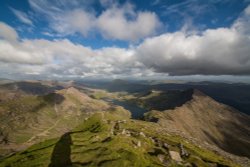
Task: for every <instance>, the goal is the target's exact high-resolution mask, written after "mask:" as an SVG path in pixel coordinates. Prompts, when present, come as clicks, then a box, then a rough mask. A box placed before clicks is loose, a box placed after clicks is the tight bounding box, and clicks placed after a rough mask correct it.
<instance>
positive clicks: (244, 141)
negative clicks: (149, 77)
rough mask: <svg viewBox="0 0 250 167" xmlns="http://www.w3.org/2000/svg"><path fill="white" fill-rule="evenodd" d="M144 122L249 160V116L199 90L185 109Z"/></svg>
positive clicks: (153, 113) (155, 114) (149, 117)
mask: <svg viewBox="0 0 250 167" xmlns="http://www.w3.org/2000/svg"><path fill="white" fill-rule="evenodd" d="M166 103H167V102H166ZM145 119H146V120H149V121H156V122H158V123H159V124H161V125H162V126H164V127H165V128H166V129H167V130H168V131H173V132H177V133H179V132H183V133H184V134H185V135H186V136H189V137H193V138H197V139H199V140H200V141H201V142H204V141H206V142H208V143H210V144H215V145H217V146H218V147H220V148H222V149H223V150H226V151H228V152H230V153H233V154H236V155H240V156H247V157H250V152H249V150H250V118H249V116H248V115H245V114H243V113H240V112H238V111H237V110H235V109H233V108H231V107H229V106H226V105H223V104H220V103H218V102H216V101H215V100H213V99H212V98H210V97H208V96H206V95H205V94H203V93H202V92H200V91H198V90H195V91H194V93H193V95H192V99H191V100H190V101H188V102H186V103H185V104H183V105H182V106H180V107H176V108H175V109H172V110H166V111H164V112H159V111H155V110H154V111H151V112H149V113H147V114H145Z"/></svg>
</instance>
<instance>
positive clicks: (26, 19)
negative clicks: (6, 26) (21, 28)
mask: <svg viewBox="0 0 250 167" xmlns="http://www.w3.org/2000/svg"><path fill="white" fill-rule="evenodd" d="M10 9H11V11H12V12H13V13H14V14H15V15H16V17H17V18H18V19H19V20H20V21H21V22H23V23H25V24H28V25H33V23H32V21H31V19H30V18H29V17H28V15H27V14H26V13H24V12H22V11H19V10H17V9H14V8H10Z"/></svg>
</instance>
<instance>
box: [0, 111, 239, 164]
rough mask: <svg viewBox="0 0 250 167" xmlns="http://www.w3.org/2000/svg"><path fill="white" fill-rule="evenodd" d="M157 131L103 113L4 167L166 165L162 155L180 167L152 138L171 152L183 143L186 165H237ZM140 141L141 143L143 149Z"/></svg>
mask: <svg viewBox="0 0 250 167" xmlns="http://www.w3.org/2000/svg"><path fill="white" fill-rule="evenodd" d="M121 120H126V121H125V122H123V123H120V124H119V129H114V130H115V131H117V132H116V134H117V135H112V134H111V129H112V128H113V127H114V125H115V124H116V123H117V121H121ZM123 129H126V130H129V131H130V133H131V135H130V136H127V135H124V134H121V131H122V130H123ZM157 129H160V127H159V125H157V124H155V123H151V122H145V121H137V120H131V119H129V114H128V113H126V112H125V111H123V110H119V109H118V110H113V111H110V112H99V113H95V114H94V115H92V116H91V117H90V118H89V119H88V120H86V121H83V123H81V124H80V125H79V126H77V127H76V128H74V129H73V130H72V131H71V132H69V133H66V134H64V135H63V136H61V137H60V138H57V139H52V140H47V141H44V142H42V143H39V144H36V145H34V146H32V147H30V148H29V149H27V150H26V151H23V152H20V153H17V154H15V155H13V156H10V157H7V158H6V159H4V160H3V162H0V166H14V167H15V166H27V167H29V166H48V165H50V167H53V166H66V165H68V166H93V167H94V166H104V167H105V166H107V167H108V166H119V167H123V166H124V167H127V166H135V167H145V166H163V164H162V162H161V161H160V160H159V158H158V157H157V155H159V154H163V155H164V156H165V159H166V160H167V161H168V164H169V166H180V165H178V164H177V162H175V161H174V160H171V158H170V156H169V154H168V149H166V148H163V147H162V146H158V145H156V144H155V143H154V142H152V141H151V139H149V137H154V138H157V139H158V140H160V141H162V142H165V143H167V144H168V145H169V146H170V147H169V149H170V150H175V151H179V148H178V143H182V144H183V145H184V147H185V148H186V150H187V151H188V152H189V153H190V154H191V156H190V157H189V158H186V159H184V162H183V164H184V163H191V164H195V165H197V166H207V165H208V164H209V163H215V164H219V165H227V166H236V165H234V164H233V163H232V162H230V161H228V160H226V159H224V158H222V157H220V156H218V155H216V154H215V153H213V152H210V151H208V150H205V149H202V148H199V147H197V146H195V145H193V144H191V143H187V142H186V141H185V140H184V139H183V138H181V137H179V136H173V135H168V134H166V133H164V132H161V133H160V132H159V131H158V130H157ZM139 132H143V133H144V134H145V135H146V137H144V136H142V135H139ZM138 142H141V146H140V147H138V146H137V143H138ZM208 162H209V163H208Z"/></svg>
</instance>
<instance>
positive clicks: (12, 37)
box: [0, 22, 18, 42]
mask: <svg viewBox="0 0 250 167" xmlns="http://www.w3.org/2000/svg"><path fill="white" fill-rule="evenodd" d="M1 38H2V39H4V40H6V41H12V42H14V41H16V40H17V38H18V35H17V33H16V31H15V29H14V28H12V27H10V26H9V25H7V24H5V23H3V22H0V39H1Z"/></svg>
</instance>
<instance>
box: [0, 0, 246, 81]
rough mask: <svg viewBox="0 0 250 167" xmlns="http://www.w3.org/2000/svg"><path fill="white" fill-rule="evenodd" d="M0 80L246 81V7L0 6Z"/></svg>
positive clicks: (166, 0) (179, 3)
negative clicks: (125, 79) (127, 79)
mask: <svg viewBox="0 0 250 167" xmlns="http://www.w3.org/2000/svg"><path fill="white" fill-rule="evenodd" d="M0 77H1V78H10V79H79V78H98V79H102V78H111V79H115V78H132V79H133V78H134V79H178V80H179V79H190V80H193V79H197V80H228V81H247V82H250V0H207V1H204V0H143V1H141V0H134V1H132V0H120V1H118V0H116V1H115V0H99V1H98V0H70V1H69V0H22V1H16V0H3V1H1V5H0Z"/></svg>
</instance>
